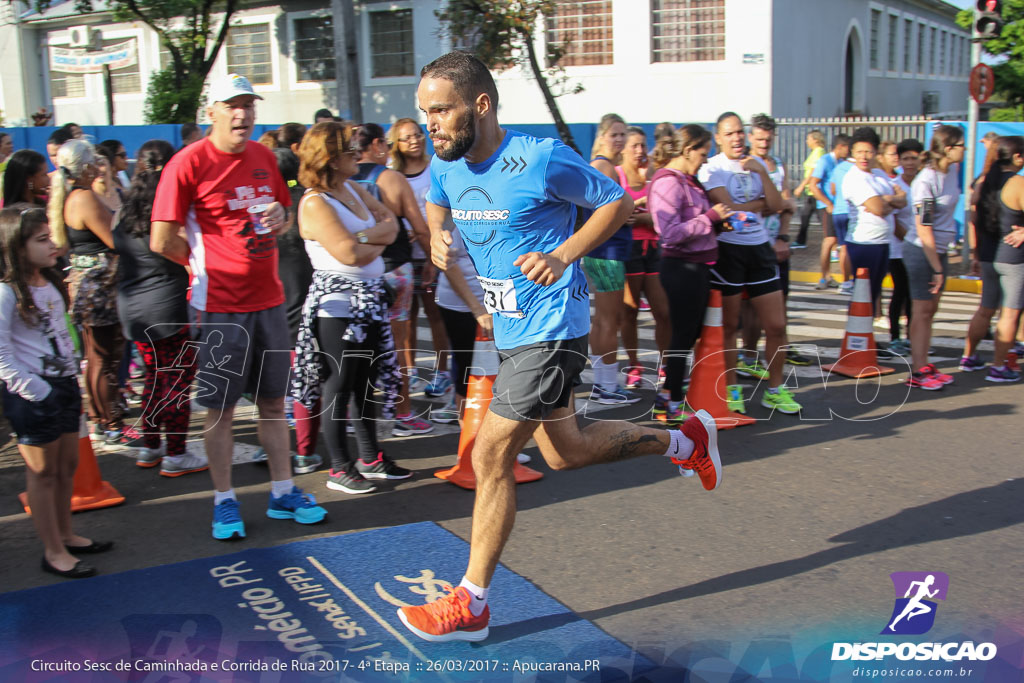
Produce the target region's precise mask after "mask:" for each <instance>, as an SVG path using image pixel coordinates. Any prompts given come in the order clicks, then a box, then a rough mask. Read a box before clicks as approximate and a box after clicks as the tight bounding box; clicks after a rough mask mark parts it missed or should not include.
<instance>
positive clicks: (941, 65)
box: [939, 31, 946, 74]
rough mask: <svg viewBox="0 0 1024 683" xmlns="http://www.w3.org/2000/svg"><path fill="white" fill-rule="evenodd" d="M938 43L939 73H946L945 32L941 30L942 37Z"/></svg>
mask: <svg viewBox="0 0 1024 683" xmlns="http://www.w3.org/2000/svg"><path fill="white" fill-rule="evenodd" d="M940 41H941V42H940V43H939V73H940V74H944V73H946V32H945V31H943V32H942V38H941V39H940Z"/></svg>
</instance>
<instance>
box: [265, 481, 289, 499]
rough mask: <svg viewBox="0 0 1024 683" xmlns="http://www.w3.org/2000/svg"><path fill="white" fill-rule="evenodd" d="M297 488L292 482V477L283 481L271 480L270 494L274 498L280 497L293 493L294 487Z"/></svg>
mask: <svg viewBox="0 0 1024 683" xmlns="http://www.w3.org/2000/svg"><path fill="white" fill-rule="evenodd" d="M293 488H295V484H293V483H292V480H291V479H283V480H281V481H271V482H270V495H272V496H273V497H274V498H280V497H281V496H283V495H285V494H286V493H291V492H292V489H293Z"/></svg>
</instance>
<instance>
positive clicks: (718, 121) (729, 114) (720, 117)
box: [715, 111, 743, 133]
mask: <svg viewBox="0 0 1024 683" xmlns="http://www.w3.org/2000/svg"><path fill="white" fill-rule="evenodd" d="M734 116H735V117H736V118H738V119H739V120H740V124H742V123H743V117H742V116H740V115H739V114H737V113H736V112H734V111H724V112H722V113H721V114H719V115H718V118H717V119H716V120H715V132H716V133H717V132H718V129H719V128H720V127H721V126H722V121H725V120H726V119H731V118H732V117H734Z"/></svg>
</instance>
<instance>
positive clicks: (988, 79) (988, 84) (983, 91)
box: [967, 64, 996, 104]
mask: <svg viewBox="0 0 1024 683" xmlns="http://www.w3.org/2000/svg"><path fill="white" fill-rule="evenodd" d="M967 89H968V91H969V92H970V93H971V97H973V98H974V101H975V102H977V103H978V104H984V103H985V102H987V101H988V99H989V98H990V97H992V92H993V91H994V90H995V89H996V76H995V74H994V73H992V67H990V66H989V65H988V64H978V65H977V66H975V67H974V68H973V69H971V78H970V81H969V82H968V86H967Z"/></svg>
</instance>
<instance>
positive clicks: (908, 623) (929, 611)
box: [882, 572, 949, 636]
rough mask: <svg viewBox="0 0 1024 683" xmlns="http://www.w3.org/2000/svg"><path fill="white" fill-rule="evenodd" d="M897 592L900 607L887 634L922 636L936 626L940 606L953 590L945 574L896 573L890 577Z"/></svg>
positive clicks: (890, 619) (894, 612)
mask: <svg viewBox="0 0 1024 683" xmlns="http://www.w3.org/2000/svg"><path fill="white" fill-rule="evenodd" d="M889 577H890V578H891V579H892V583H893V586H894V587H895V589H896V604H895V605H894V606H893V609H892V616H891V617H889V624H888V625H887V626H886V627H885V628H884V629H883V630H882V633H883V634H894V633H895V634H900V635H907V636H913V635H921V634H922V633H927V632H928V631H929V630H931V627H932V625H934V624H935V610H936V609H937V608H938V604H937V603H935V602H933V600H945V599H946V593H947V592H948V591H949V576H948V575H946V574H944V573H943V572H894V573H892V574H890V575H889Z"/></svg>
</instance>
